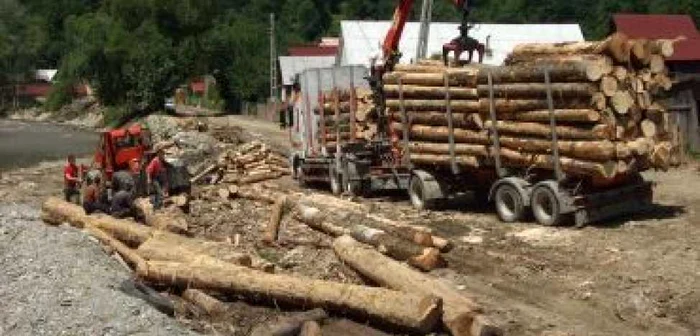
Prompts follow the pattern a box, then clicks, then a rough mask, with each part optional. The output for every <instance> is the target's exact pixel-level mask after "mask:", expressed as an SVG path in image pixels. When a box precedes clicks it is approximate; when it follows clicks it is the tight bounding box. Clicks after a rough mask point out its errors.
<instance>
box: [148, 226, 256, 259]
mask: <svg viewBox="0 0 700 336" xmlns="http://www.w3.org/2000/svg"><path fill="white" fill-rule="evenodd" d="M137 253H138V254H139V255H140V256H142V257H143V258H145V259H147V260H153V261H177V262H185V263H197V264H202V265H211V266H226V265H229V264H235V265H241V266H246V267H249V266H251V265H252V261H251V257H250V256H249V255H248V254H245V253H241V252H239V251H238V250H237V249H236V248H235V247H234V246H233V245H232V244H228V243H219V242H213V241H207V240H203V239H197V238H186V237H182V236H178V235H169V234H164V233H154V234H153V237H152V238H150V239H148V240H146V242H144V243H143V244H141V245H140V246H139V247H138V249H137Z"/></svg>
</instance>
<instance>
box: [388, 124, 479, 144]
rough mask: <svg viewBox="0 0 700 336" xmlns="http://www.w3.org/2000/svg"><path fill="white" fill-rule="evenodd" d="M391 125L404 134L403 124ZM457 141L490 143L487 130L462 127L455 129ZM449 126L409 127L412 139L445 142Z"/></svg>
mask: <svg viewBox="0 0 700 336" xmlns="http://www.w3.org/2000/svg"><path fill="white" fill-rule="evenodd" d="M391 127H392V128H393V129H394V131H395V132H397V133H398V134H402V132H403V126H402V125H401V124H398V123H393V124H392V125H391ZM453 131H454V132H453V133H454V139H455V142H466V143H472V144H482V145H488V144H489V143H490V140H489V136H488V133H487V132H486V131H479V132H476V131H471V130H466V129H462V128H455V129H453ZM449 133H450V132H449V128H447V127H444V126H423V125H413V126H410V129H409V138H410V139H411V140H424V141H435V142H445V141H448V137H449Z"/></svg>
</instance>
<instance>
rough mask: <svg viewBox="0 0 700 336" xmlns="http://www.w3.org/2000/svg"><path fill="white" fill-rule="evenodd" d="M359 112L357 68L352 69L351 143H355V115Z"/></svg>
mask: <svg viewBox="0 0 700 336" xmlns="http://www.w3.org/2000/svg"><path fill="white" fill-rule="evenodd" d="M356 111H357V92H355V67H354V66H352V67H350V141H351V142H355V127H356V125H355V113H356Z"/></svg>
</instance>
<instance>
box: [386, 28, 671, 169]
mask: <svg viewBox="0 0 700 336" xmlns="http://www.w3.org/2000/svg"><path fill="white" fill-rule="evenodd" d="M672 54H673V41H669V40H639V39H638V40H632V39H628V38H627V37H626V36H624V35H623V34H619V33H618V34H614V35H612V36H610V37H609V38H607V39H605V40H603V41H594V42H576V43H557V44H524V45H519V46H517V47H516V48H515V49H514V50H513V52H512V54H511V55H510V56H509V57H508V59H507V60H506V65H504V66H484V65H469V66H467V67H463V68H446V67H444V66H442V65H441V64H437V63H434V62H430V61H422V62H419V63H418V64H414V65H396V66H395V68H394V71H393V72H390V73H386V74H384V76H383V85H384V94H385V97H386V101H385V103H386V112H387V114H388V117H389V119H390V120H391V121H392V124H391V127H390V136H391V137H392V139H393V140H394V144H395V145H396V146H397V147H400V148H402V149H403V153H404V155H406V156H408V157H410V162H411V163H413V164H414V165H416V166H445V167H449V166H451V165H458V166H460V167H463V168H467V169H478V168H482V167H492V166H493V165H494V159H495V157H496V156H498V157H499V159H500V160H501V162H502V164H503V166H506V167H520V168H524V169H531V168H536V169H542V170H550V171H551V170H554V168H555V165H556V162H557V161H558V165H559V166H560V167H561V170H563V172H564V173H566V174H570V175H573V176H581V177H589V178H592V179H595V180H597V181H611V180H614V179H616V178H619V177H621V176H627V175H630V174H634V173H637V172H640V171H644V170H646V169H649V168H656V169H667V168H668V167H669V165H671V164H672V163H673V162H677V160H676V159H675V156H677V155H678V154H679V151H680V148H676V147H674V146H673V145H672V138H671V137H672V134H671V132H670V130H669V118H668V114H667V113H666V109H665V107H664V105H663V103H662V102H661V98H662V97H663V94H664V93H665V92H667V91H668V90H670V89H671V85H672V83H671V80H670V78H669V74H668V69H667V68H666V66H665V63H664V60H665V58H667V57H669V56H670V55H672ZM545 75H548V77H549V78H548V80H546V78H545V77H546V76H545ZM548 96H549V97H551V98H548ZM550 102H551V106H550ZM554 135H556V141H553V139H554V138H553V136H554ZM401 139H403V141H402V140H401ZM495 142H498V146H495ZM497 148H498V149H497ZM453 157H454V159H452V158H453ZM557 159H558V160H557Z"/></svg>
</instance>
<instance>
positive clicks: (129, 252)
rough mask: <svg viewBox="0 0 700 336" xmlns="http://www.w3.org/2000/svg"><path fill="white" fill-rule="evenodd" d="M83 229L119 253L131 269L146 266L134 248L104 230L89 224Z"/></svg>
mask: <svg viewBox="0 0 700 336" xmlns="http://www.w3.org/2000/svg"><path fill="white" fill-rule="evenodd" d="M83 230H85V232H87V233H88V234H89V235H91V236H93V237H95V238H96V239H97V240H99V241H100V242H102V244H105V245H107V246H109V247H110V248H112V249H113V250H114V251H116V252H117V253H119V255H120V256H121V257H122V259H124V261H126V263H127V264H129V266H131V269H132V270H134V271H137V270H139V269H141V268H143V267H146V261H145V260H144V259H143V258H141V256H139V255H138V253H137V252H136V251H135V250H133V249H131V248H129V247H128V246H126V245H124V243H122V242H120V241H119V240H117V239H115V238H113V237H112V236H110V235H108V234H107V233H105V232H104V231H102V230H100V229H98V228H97V227H94V226H92V225H89V224H88V225H86V226H85V228H84V229H83Z"/></svg>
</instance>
